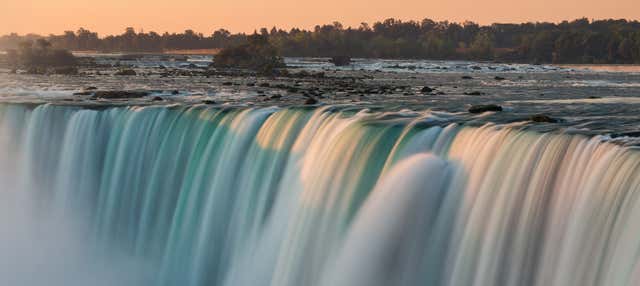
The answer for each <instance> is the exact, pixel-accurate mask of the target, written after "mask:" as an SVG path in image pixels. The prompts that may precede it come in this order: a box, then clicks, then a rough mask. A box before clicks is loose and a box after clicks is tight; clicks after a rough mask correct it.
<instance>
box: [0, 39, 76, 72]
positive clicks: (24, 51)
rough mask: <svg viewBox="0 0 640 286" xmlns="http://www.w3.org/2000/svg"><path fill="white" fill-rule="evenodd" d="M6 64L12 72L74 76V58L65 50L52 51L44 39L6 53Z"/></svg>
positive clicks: (23, 44) (21, 44)
mask: <svg viewBox="0 0 640 286" xmlns="http://www.w3.org/2000/svg"><path fill="white" fill-rule="evenodd" d="M6 58H7V60H6V64H7V65H8V66H9V67H10V68H11V69H13V70H16V69H25V70H27V72H29V73H35V74H45V73H57V74H76V73H77V72H78V70H77V69H76V65H77V64H78V62H77V60H76V58H75V57H74V56H73V54H71V53H70V52H69V51H67V50H63V49H54V48H52V46H51V43H50V42H48V41H47V40H45V39H38V40H35V41H25V42H22V43H20V47H19V49H17V50H9V51H7V56H6Z"/></svg>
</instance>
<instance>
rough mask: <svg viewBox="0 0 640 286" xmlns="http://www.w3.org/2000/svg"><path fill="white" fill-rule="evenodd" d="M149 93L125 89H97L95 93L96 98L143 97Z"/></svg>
mask: <svg viewBox="0 0 640 286" xmlns="http://www.w3.org/2000/svg"><path fill="white" fill-rule="evenodd" d="M147 95H149V93H148V92H146V91H125V90H111V91H96V92H95V93H94V94H93V97H95V98H103V99H123V98H141V97H145V96H147Z"/></svg>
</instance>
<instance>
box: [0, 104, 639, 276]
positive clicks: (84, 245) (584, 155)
mask: <svg viewBox="0 0 640 286" xmlns="http://www.w3.org/2000/svg"><path fill="white" fill-rule="evenodd" d="M0 155H1V157H0V180H1V182H2V187H3V193H2V197H1V199H2V201H3V208H2V210H3V213H2V214H3V215H2V219H1V220H0V222H1V223H2V224H1V227H2V229H3V230H4V231H5V232H7V233H11V234H10V235H3V238H0V249H2V252H1V253H2V254H0V255H1V259H0V261H1V262H2V263H3V265H2V266H0V268H1V269H3V270H0V274H1V275H2V277H3V279H8V281H10V282H12V283H11V285H41V284H48V285H88V284H91V285H96V284H98V285H100V284H99V283H102V284H103V285H229V286H231V285H233V286H236V285H252V286H253V285H278V286H286V285H290V286H299V285H318V286H329V285H332V286H333V285H337V286H340V285H344V286H347V285H355V286H357V285H362V286H365V285H366V286H371V285H374V286H375V285H380V286H382V285H539V286H543V285H544V286H546V285H638V283H640V265H639V264H638V262H640V256H639V255H640V236H638V233H637V230H636V229H635V226H636V223H634V222H639V221H640V197H638V196H639V195H640V193H639V192H640V157H639V156H640V155H638V153H637V152H636V151H634V150H632V149H629V148H623V147H619V146H615V145H612V144H608V143H603V142H602V140H601V138H598V137H596V138H591V139H589V138H585V137H581V136H569V135H558V134H536V133H530V132H525V131H518V130H514V129H510V128H499V127H496V126H484V127H481V128H471V127H460V126H456V125H449V126H446V127H439V126H436V125H435V123H433V122H430V120H429V119H428V118H413V119H411V118H406V117H402V116H394V115H392V114H382V113H368V112H354V111H349V110H340V109H335V108H331V107H325V108H321V109H316V110H305V109H295V108H289V109H277V108H256V109H236V108H228V109H214V108H209V107H204V106H194V107H181V106H172V107H118V108H103V109H99V110H90V109H81V108H78V107H65V106H55V105H48V104H45V105H38V106H29V105H20V104H4V105H0ZM25 229H26V231H24V230H25ZM16 257H18V258H20V259H18V260H16ZM16 261H17V263H16ZM4 264H6V265H4ZM38 277H41V278H38ZM88 281H92V282H88Z"/></svg>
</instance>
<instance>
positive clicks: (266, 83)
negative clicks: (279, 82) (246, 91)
mask: <svg viewBox="0 0 640 286" xmlns="http://www.w3.org/2000/svg"><path fill="white" fill-rule="evenodd" d="M258 86H259V87H270V86H271V85H270V84H269V83H268V82H263V83H261V84H259V85H258Z"/></svg>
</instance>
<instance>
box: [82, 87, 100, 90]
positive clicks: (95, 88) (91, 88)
mask: <svg viewBox="0 0 640 286" xmlns="http://www.w3.org/2000/svg"><path fill="white" fill-rule="evenodd" d="M97 89H98V88H97V87H95V86H87V87H85V88H84V90H97Z"/></svg>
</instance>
